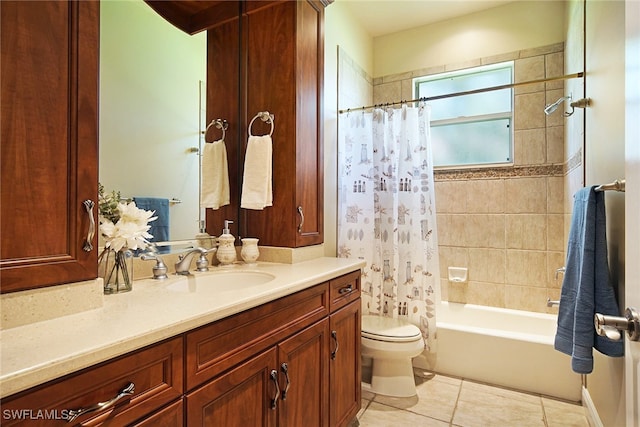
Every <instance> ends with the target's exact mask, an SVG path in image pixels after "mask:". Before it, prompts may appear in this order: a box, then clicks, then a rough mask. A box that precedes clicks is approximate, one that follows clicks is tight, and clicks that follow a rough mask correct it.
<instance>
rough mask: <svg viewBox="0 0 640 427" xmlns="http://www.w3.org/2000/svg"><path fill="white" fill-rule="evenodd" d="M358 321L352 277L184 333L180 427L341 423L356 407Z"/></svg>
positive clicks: (355, 280)
mask: <svg viewBox="0 0 640 427" xmlns="http://www.w3.org/2000/svg"><path fill="white" fill-rule="evenodd" d="M334 288H335V289H336V292H337V295H340V297H336V298H334V299H332V298H331V297H330V295H331V290H332V289H334ZM340 289H345V291H343V293H340V292H339V290H340ZM346 289H349V290H348V291H346ZM359 316H360V272H359V271H358V272H354V273H350V274H347V275H344V276H341V277H340V278H338V279H336V280H332V281H330V282H327V283H323V284H320V285H317V286H314V287H312V288H309V289H307V290H304V291H301V292H298V293H296V294H293V295H291V296H288V297H284V298H281V299H279V300H276V301H274V302H271V303H268V304H265V305H263V306H260V307H257V308H256V309H252V310H248V311H246V312H243V313H240V314H238V315H236V316H233V317H230V318H228V319H224V320H221V321H219V322H215V323H213V324H211V325H208V326H205V327H203V328H200V329H198V330H196V331H193V332H192V333H189V334H188V335H187V339H186V349H187V350H186V351H187V367H186V381H187V388H188V389H191V387H194V388H193V389H192V390H191V391H190V392H189V393H188V394H187V397H186V405H187V406H186V407H187V425H189V426H200V425H203V426H204V425H212V424H209V423H210V422H213V420H215V423H214V424H215V425H224V426H247V425H251V426H279V427H284V426H295V427H297V426H300V425H304V426H323V427H326V426H331V427H335V426H345V425H347V424H348V423H349V422H350V421H351V420H353V418H354V417H355V416H356V414H357V412H358V410H359V409H360V375H361V374H360V320H359V319H360V317H359ZM285 391H286V392H285ZM276 396H278V397H277V398H276Z"/></svg>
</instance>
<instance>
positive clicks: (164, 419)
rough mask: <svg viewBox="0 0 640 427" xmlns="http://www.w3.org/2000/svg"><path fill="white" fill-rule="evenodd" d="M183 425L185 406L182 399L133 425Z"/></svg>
mask: <svg viewBox="0 0 640 427" xmlns="http://www.w3.org/2000/svg"><path fill="white" fill-rule="evenodd" d="M181 425H184V404H183V402H182V399H181V400H179V401H177V402H175V403H173V404H171V405H169V406H167V407H166V408H164V409H161V410H159V411H158V412H156V413H155V414H153V415H151V416H148V417H146V418H145V419H143V420H140V421H138V422H136V423H135V424H132V427H178V426H181Z"/></svg>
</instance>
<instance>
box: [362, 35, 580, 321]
mask: <svg viewBox="0 0 640 427" xmlns="http://www.w3.org/2000/svg"><path fill="white" fill-rule="evenodd" d="M508 60H513V61H515V81H516V82H523V81H531V80H537V79H543V78H548V77H557V76H561V75H563V74H564V44H562V43H561V44H554V45H550V46H544V47H540V48H537V49H528V50H522V51H517V52H512V53H508V54H504V55H500V56H495V57H490V58H480V59H478V60H476V61H469V62H466V63H464V64H453V65H445V66H442V67H433V68H430V69H425V70H416V71H413V72H408V73H403V74H399V75H393V76H385V77H380V78H376V79H374V81H373V83H374V87H373V94H374V99H373V102H374V104H379V103H385V102H392V101H397V100H399V99H413V93H412V79H413V78H414V77H419V76H423V75H428V74H434V73H439V72H443V71H451V70H456V69H462V68H467V67H471V66H478V65H484V64H491V63H496V62H502V61H508ZM563 95H564V82H563V81H562V80H559V81H554V82H547V83H537V84H531V85H524V86H518V87H516V88H515V110H514V164H513V165H512V166H508V167H493V168H478V169H460V170H440V171H436V173H435V179H436V205H437V212H438V233H439V234H438V238H439V246H440V271H441V276H442V281H441V283H442V298H443V299H444V300H449V301H455V302H465V303H471V304H479V305H486V306H494V307H506V308H511V309H518V310H528V311H536V312H554V311H557V309H556V308H547V305H546V301H547V298H551V299H552V300H557V299H559V296H560V286H561V283H562V276H561V275H560V276H559V278H558V280H556V279H555V273H556V269H558V268H560V267H562V266H563V265H564V258H565V256H564V250H565V247H566V245H565V235H566V234H567V233H566V232H565V231H566V230H565V228H566V224H565V222H566V211H567V203H566V202H565V200H566V199H570V198H567V197H565V182H566V181H567V180H571V176H578V174H579V173H578V172H579V170H580V169H581V168H580V165H581V164H582V161H581V158H580V157H581V152H580V150H578V152H577V153H570V156H567V155H566V154H565V144H564V123H565V118H564V117H563V115H562V107H566V106H565V105H562V107H561V108H559V109H558V110H556V112H555V113H553V114H552V115H549V116H546V115H545V114H544V112H543V110H544V106H545V105H546V104H547V103H550V102H554V101H555V100H557V99H558V98H560V97H561V96H563ZM567 177H569V178H567ZM569 187H571V186H569ZM570 209H571V208H570V207H569V210H570ZM567 230H568V229H567ZM450 266H451V267H466V268H468V281H467V282H466V283H453V282H449V281H448V279H447V270H448V267H450Z"/></svg>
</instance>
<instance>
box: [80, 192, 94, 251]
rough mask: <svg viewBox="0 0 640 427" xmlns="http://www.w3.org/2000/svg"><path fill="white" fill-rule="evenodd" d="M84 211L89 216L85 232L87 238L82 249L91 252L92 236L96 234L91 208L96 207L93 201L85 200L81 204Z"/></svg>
mask: <svg viewBox="0 0 640 427" xmlns="http://www.w3.org/2000/svg"><path fill="white" fill-rule="evenodd" d="M82 204H83V205H84V209H85V210H86V211H87V215H88V216H89V231H88V232H87V238H86V240H85V241H84V246H83V247H82V249H83V250H84V251H85V252H91V251H92V250H93V243H92V242H93V236H94V235H95V234H96V221H95V220H94V219H93V207H94V206H95V205H96V204H95V202H94V201H93V200H85V201H84V202H82Z"/></svg>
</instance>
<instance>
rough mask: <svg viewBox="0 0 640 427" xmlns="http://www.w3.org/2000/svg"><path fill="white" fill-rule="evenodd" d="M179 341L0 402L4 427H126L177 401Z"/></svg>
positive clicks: (179, 391) (179, 389) (180, 362)
mask: <svg viewBox="0 0 640 427" xmlns="http://www.w3.org/2000/svg"><path fill="white" fill-rule="evenodd" d="M182 369H183V340H182V338H181V337H180V338H174V339H171V340H168V341H165V342H162V343H160V344H156V345H153V346H151V347H147V348H145V349H143V350H139V351H136V352H133V353H130V354H127V355H125V356H122V357H119V358H117V359H113V360H111V361H108V362H105V363H102V364H100V365H96V366H94V367H91V368H88V369H85V370H83V371H80V372H78V373H75V374H70V375H69V376H66V377H63V378H61V379H60V380H55V381H52V382H49V383H47V384H44V385H42V386H38V387H35V388H33V389H31V390H27V391H25V392H21V393H18V394H16V395H14V396H11V397H9V398H7V399H6V400H3V402H2V425H3V426H4V425H6V426H13V425H28V426H56V425H78V424H79V423H82V425H86V426H94V425H110V426H116V425H125V424H129V423H131V422H133V421H135V420H139V419H140V418H142V417H144V416H146V415H147V414H150V413H152V412H153V411H155V410H157V409H159V408H161V407H162V406H164V405H166V404H168V403H170V402H172V401H174V400H177V399H179V398H180V397H181V396H182V393H183V370H182ZM131 383H133V384H134V387H133V388H134V390H133V394H131V395H130V396H129V395H125V396H123V397H122V398H121V399H119V400H118V401H117V403H115V404H114V405H112V406H111V407H109V408H106V409H103V410H102V411H95V412H89V413H86V414H84V415H81V416H79V417H78V418H76V419H75V420H74V421H73V422H72V423H68V419H69V415H70V410H78V409H80V408H89V407H91V406H93V405H95V404H97V403H98V402H107V401H110V400H111V399H114V398H115V397H116V396H117V395H118V394H119V393H121V392H122V391H123V389H125V388H126V387H127V386H128V385H129V384H131Z"/></svg>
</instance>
